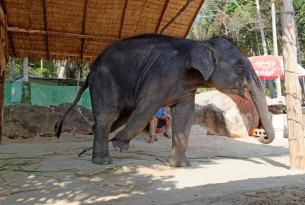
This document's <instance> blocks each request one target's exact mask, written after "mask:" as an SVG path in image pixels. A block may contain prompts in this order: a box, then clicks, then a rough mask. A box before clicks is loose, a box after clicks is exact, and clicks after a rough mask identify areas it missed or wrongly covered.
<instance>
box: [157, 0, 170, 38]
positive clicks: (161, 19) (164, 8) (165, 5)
mask: <svg viewBox="0 0 305 205" xmlns="http://www.w3.org/2000/svg"><path fill="white" fill-rule="evenodd" d="M168 3H169V0H166V1H165V4H164V6H163V11H162V13H161V16H160V20H159V23H158V25H157V27H156V29H155V33H158V31H159V29H160V26H161V23H162V21H163V17H164V14H165V11H166V9H167V6H168Z"/></svg>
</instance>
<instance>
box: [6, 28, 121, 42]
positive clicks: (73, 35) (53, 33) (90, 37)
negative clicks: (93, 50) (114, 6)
mask: <svg viewBox="0 0 305 205" xmlns="http://www.w3.org/2000/svg"><path fill="white" fill-rule="evenodd" d="M7 31H9V32H16V33H29V34H40V35H49V36H61V37H69V38H78V39H87V40H95V41H105V40H108V41H119V40H120V39H119V38H116V37H110V36H94V35H85V34H76V33H65V32H57V31H42V30H33V29H25V28H19V27H8V28H7Z"/></svg>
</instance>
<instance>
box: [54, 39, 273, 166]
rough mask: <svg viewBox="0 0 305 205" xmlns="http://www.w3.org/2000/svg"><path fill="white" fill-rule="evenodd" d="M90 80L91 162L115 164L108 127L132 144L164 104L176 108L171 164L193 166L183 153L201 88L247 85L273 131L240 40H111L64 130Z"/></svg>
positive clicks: (265, 139)
mask: <svg viewBox="0 0 305 205" xmlns="http://www.w3.org/2000/svg"><path fill="white" fill-rule="evenodd" d="M87 87H89V91H90V96H91V103H92V113H93V118H94V125H93V126H92V129H93V134H94V139H93V146H92V149H93V151H92V162H93V163H95V164H100V165H104V164H111V163H112V158H111V157H110V154H109V146H108V143H109V139H108V138H109V134H110V133H111V132H113V131H115V130H116V129H118V128H119V127H121V126H123V125H125V127H124V128H123V129H121V130H120V131H119V132H117V133H116V135H115V137H114V138H113V139H111V140H110V141H112V144H113V146H114V147H116V148H119V149H120V150H121V151H122V150H124V149H126V150H127V149H128V144H129V142H130V141H131V140H132V139H133V138H135V137H136V136H137V135H138V134H139V133H140V132H141V131H142V130H143V129H144V128H145V126H146V125H147V124H148V123H149V121H150V120H151V119H152V117H153V116H154V114H155V113H156V111H157V110H158V109H159V108H160V107H170V109H171V115H172V150H171V157H170V161H169V166H171V167H184V166H190V162H189V160H188V159H187V157H186V155H185V152H186V150H187V147H188V139H189V134H190V129H191V126H192V121H193V116H194V112H195V111H194V110H195V102H194V98H195V93H196V90H197V88H199V87H206V88H212V87H214V88H216V89H218V90H219V91H220V92H222V93H224V94H235V95H239V96H241V97H243V98H246V97H245V93H246V92H249V93H250V95H251V97H252V99H253V101H254V104H255V107H256V109H257V111H258V114H259V118H260V124H261V125H262V127H263V128H264V129H265V132H266V135H264V136H261V137H259V138H258V140H259V141H260V142H262V143H264V144H268V143H271V142H272V141H273V140H274V130H273V127H272V123H271V118H270V115H269V114H268V107H267V102H266V98H265V93H264V90H263V89H262V86H261V84H260V80H259V78H258V77H257V75H256V73H255V71H254V69H253V67H252V65H251V63H250V61H249V60H248V59H247V57H246V56H245V55H244V54H243V53H242V52H241V50H240V49H239V47H238V46H236V45H235V44H234V43H232V42H231V41H229V40H227V39H225V38H220V37H218V38H213V39H209V40H206V41H197V40H189V39H184V38H178V37H172V36H165V35H160V34H142V35H138V36H134V37H130V38H126V39H123V40H120V41H117V42H114V43H113V44H112V45H110V46H109V47H108V48H107V49H106V50H105V51H104V52H102V53H101V54H100V55H99V56H98V57H97V59H96V60H95V61H94V63H93V64H92V66H91V68H90V72H89V74H88V76H87V79H86V81H85V82H84V84H83V85H82V87H81V88H80V90H79V92H78V94H77V97H76V99H75V100H74V102H73V103H72V104H71V107H70V108H69V109H68V110H67V111H66V112H65V113H64V115H63V117H62V118H61V119H60V120H59V121H58V122H57V123H56V125H55V132H56V135H57V136H58V137H59V136H60V133H61V129H62V124H63V121H64V119H65V117H66V115H67V114H68V113H69V111H70V110H71V109H72V108H73V107H74V106H75V105H76V104H77V102H78V101H79V99H80V97H81V95H82V93H83V92H84V90H85V89H86V88H87Z"/></svg>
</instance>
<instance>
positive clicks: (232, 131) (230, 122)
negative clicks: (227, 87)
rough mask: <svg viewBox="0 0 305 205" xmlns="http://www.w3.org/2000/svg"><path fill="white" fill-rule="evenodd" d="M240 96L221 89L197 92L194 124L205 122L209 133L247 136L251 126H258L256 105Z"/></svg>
mask: <svg viewBox="0 0 305 205" xmlns="http://www.w3.org/2000/svg"><path fill="white" fill-rule="evenodd" d="M247 97H248V100H245V99H243V98H241V97H239V96H227V95H225V94H223V93H220V92H219V91H211V92H205V93H201V94H197V95H196V98H195V103H196V107H195V108H196V113H195V118H194V124H203V125H205V127H206V129H207V134H210V135H223V136H228V137H247V136H249V131H250V128H252V127H255V128H256V127H258V123H259V116H258V113H257V111H256V108H255V105H254V103H253V101H252V98H251V97H250V94H247Z"/></svg>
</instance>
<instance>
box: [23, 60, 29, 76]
mask: <svg viewBox="0 0 305 205" xmlns="http://www.w3.org/2000/svg"><path fill="white" fill-rule="evenodd" d="M23 82H29V59H28V58H27V57H25V58H24V59H23Z"/></svg>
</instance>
